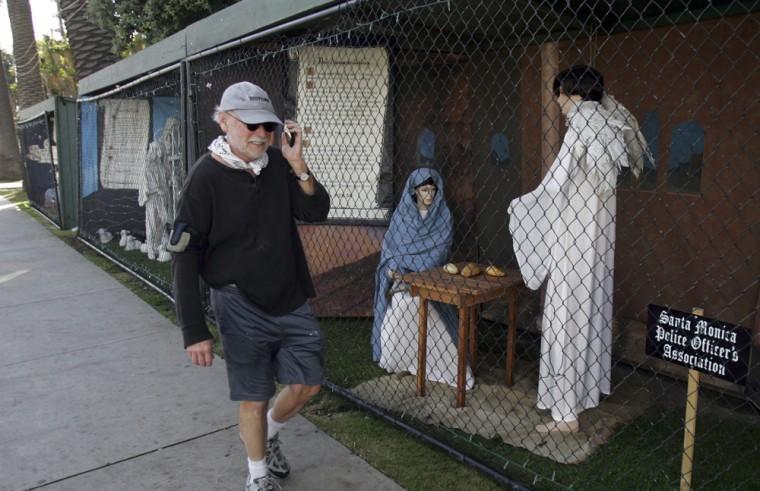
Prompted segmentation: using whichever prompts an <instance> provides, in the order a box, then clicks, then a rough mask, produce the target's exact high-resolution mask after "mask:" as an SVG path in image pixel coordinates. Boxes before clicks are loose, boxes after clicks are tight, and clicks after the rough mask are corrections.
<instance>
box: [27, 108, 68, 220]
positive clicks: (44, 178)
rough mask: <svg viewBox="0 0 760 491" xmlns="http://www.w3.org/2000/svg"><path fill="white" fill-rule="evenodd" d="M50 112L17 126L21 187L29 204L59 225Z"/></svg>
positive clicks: (56, 174)
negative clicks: (25, 192) (20, 162)
mask: <svg viewBox="0 0 760 491" xmlns="http://www.w3.org/2000/svg"><path fill="white" fill-rule="evenodd" d="M53 124H54V122H53V116H52V114H47V113H46V114H43V115H41V116H39V117H37V118H34V119H31V120H28V121H24V122H22V123H20V124H19V125H18V130H19V136H20V141H21V151H22V154H23V159H24V169H25V177H26V180H25V181H26V182H25V183H24V184H25V187H26V191H27V194H28V196H29V201H30V202H31V204H32V206H34V207H35V208H36V209H37V210H39V211H40V212H41V213H42V214H44V215H45V216H46V217H48V218H49V219H50V220H52V221H53V222H54V223H55V224H56V225H58V226H59V227H60V226H61V214H60V204H59V196H60V193H59V189H58V181H59V179H58V177H59V176H58V158H57V157H58V156H57V153H56V148H55V139H54V138H52V135H54V134H55V132H54V131H53Z"/></svg>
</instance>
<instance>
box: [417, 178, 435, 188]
mask: <svg viewBox="0 0 760 491" xmlns="http://www.w3.org/2000/svg"><path fill="white" fill-rule="evenodd" d="M428 184H432V185H433V186H435V187H436V189H437V188H438V186H436V184H435V180H434V179H433V177H432V176H430V177H428V178H427V179H425V180H424V181H422V182H421V183H419V184H417V185H416V186H414V189H417V188H419V187H422V186H427V185H428Z"/></svg>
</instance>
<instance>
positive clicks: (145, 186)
mask: <svg viewBox="0 0 760 491" xmlns="http://www.w3.org/2000/svg"><path fill="white" fill-rule="evenodd" d="M180 79H181V77H180V70H179V68H177V69H176V70H171V71H169V72H168V73H164V74H160V75H158V76H156V77H153V78H150V79H148V80H145V81H143V82H141V83H138V84H136V85H132V86H129V87H125V88H124V89H123V90H116V91H111V92H109V93H107V94H105V95H104V96H102V97H98V96H95V97H92V98H89V99H87V100H84V101H81V102H80V104H79V134H80V139H79V152H80V166H81V171H80V175H81V183H80V184H81V193H80V194H81V201H80V220H79V222H80V231H79V234H80V237H81V238H82V239H84V240H85V241H87V242H88V243H90V244H91V245H93V246H95V247H97V248H98V249H100V250H102V251H103V252H105V253H107V254H108V255H110V256H111V257H113V258H115V259H117V260H118V261H119V262H121V263H122V264H123V265H126V266H127V267H129V268H130V269H132V270H133V271H134V272H136V273H138V274H139V275H140V276H142V277H143V278H144V279H146V280H148V281H150V282H151V283H152V284H154V285H155V286H158V287H159V288H161V289H162V290H163V291H165V292H167V293H168V292H171V268H170V262H169V261H170V260H171V255H170V254H169V252H168V251H167V250H166V243H167V240H168V236H169V231H170V228H171V224H172V222H173V221H174V210H175V205H176V201H177V199H178V197H179V193H180V190H181V188H182V183H183V181H184V179H185V175H186V173H185V167H186V165H185V156H184V154H185V137H184V127H183V123H182V116H181V104H180V102H181V95H182V90H181V87H182V84H181V82H180Z"/></svg>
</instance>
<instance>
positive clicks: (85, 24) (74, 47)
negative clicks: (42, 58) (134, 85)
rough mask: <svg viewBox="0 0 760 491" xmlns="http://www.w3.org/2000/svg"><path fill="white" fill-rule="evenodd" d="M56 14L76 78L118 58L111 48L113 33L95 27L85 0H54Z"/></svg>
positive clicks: (84, 75) (80, 77)
mask: <svg viewBox="0 0 760 491" xmlns="http://www.w3.org/2000/svg"><path fill="white" fill-rule="evenodd" d="M58 15H59V16H60V18H62V19H63V22H64V23H65V24H66V36H67V37H68V38H69V46H71V52H72V54H73V55H74V66H75V67H76V71H77V80H82V79H83V78H84V77H86V76H87V75H90V74H91V73H94V72H97V71H98V70H100V69H101V68H103V67H105V66H108V65H110V64H112V63H115V62H117V61H119V57H118V56H116V55H115V54H113V53H112V52H111V41H112V39H113V33H109V32H108V31H106V30H104V29H102V28H100V27H98V26H97V25H96V24H95V23H94V22H93V21H92V20H91V19H90V14H89V12H88V10H87V0H58Z"/></svg>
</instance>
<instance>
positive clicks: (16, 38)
mask: <svg viewBox="0 0 760 491" xmlns="http://www.w3.org/2000/svg"><path fill="white" fill-rule="evenodd" d="M6 3H7V4H8V17H9V18H10V20H11V31H12V32H13V59H14V61H15V63H16V78H17V80H18V105H19V107H21V108H25V107H29V106H32V105H34V104H36V103H38V102H40V101H42V100H44V99H45V91H44V90H43V88H42V76H41V75H40V59H39V56H37V43H36V41H35V40H34V25H33V24H32V9H31V7H29V0H7V1H6Z"/></svg>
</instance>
